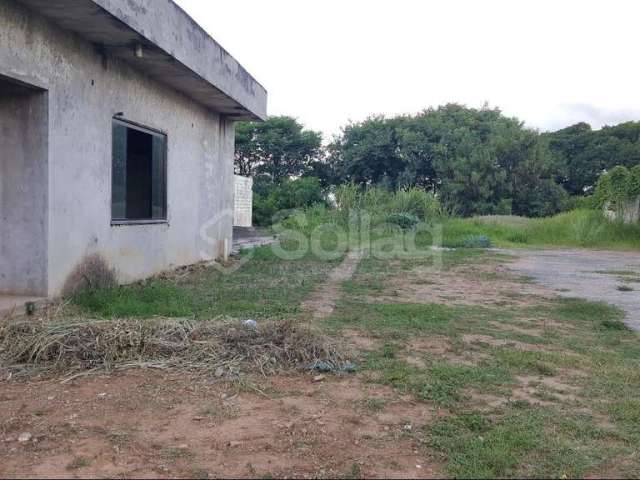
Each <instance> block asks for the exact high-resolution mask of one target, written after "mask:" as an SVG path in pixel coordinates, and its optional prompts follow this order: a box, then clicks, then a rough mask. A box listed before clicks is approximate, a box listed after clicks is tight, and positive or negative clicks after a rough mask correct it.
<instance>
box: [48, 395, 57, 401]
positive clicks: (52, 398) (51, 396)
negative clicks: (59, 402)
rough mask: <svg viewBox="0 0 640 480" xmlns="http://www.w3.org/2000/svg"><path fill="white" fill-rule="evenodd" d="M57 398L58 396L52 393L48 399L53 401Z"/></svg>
mask: <svg viewBox="0 0 640 480" xmlns="http://www.w3.org/2000/svg"><path fill="white" fill-rule="evenodd" d="M55 399H56V397H54V396H53V395H50V396H48V397H47V400H49V401H50V402H52V401H53V400H55Z"/></svg>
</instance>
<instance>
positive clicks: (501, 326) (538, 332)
mask: <svg viewBox="0 0 640 480" xmlns="http://www.w3.org/2000/svg"><path fill="white" fill-rule="evenodd" d="M489 325H491V326H492V327H493V328H495V329H496V330H500V331H503V332H514V333H521V334H523V335H529V336H530V337H540V336H542V335H543V334H544V328H525V327H520V326H518V325H514V324H512V323H502V322H489Z"/></svg>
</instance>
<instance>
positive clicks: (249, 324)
mask: <svg viewBox="0 0 640 480" xmlns="http://www.w3.org/2000/svg"><path fill="white" fill-rule="evenodd" d="M242 325H244V326H245V327H247V328H250V329H251V330H257V329H258V322H256V321H255V320H245V321H244V322H242Z"/></svg>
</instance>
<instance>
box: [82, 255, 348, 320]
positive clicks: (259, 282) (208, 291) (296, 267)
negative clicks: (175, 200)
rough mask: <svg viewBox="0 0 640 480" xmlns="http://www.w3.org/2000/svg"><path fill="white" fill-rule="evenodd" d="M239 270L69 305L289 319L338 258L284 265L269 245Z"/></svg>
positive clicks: (179, 276)
mask: <svg viewBox="0 0 640 480" xmlns="http://www.w3.org/2000/svg"><path fill="white" fill-rule="evenodd" d="M249 255H251V257H250V259H249V260H248V261H247V263H246V264H244V265H243V266H242V267H241V268H240V269H239V270H237V271H234V272H233V273H224V272H222V271H219V270H218V269H216V268H215V267H194V268H192V269H191V270H189V269H187V270H186V271H185V272H181V271H178V272H176V273H174V274H168V275H165V276H159V277H156V278H153V279H150V280H147V281H144V282H139V283H137V284H134V285H129V286H122V287H116V288H112V289H105V290H97V291H90V292H85V293H81V294H79V295H76V296H75V297H73V299H72V300H73V302H74V303H75V304H76V305H78V306H80V307H81V308H82V309H83V310H85V311H87V312H90V313H92V314H95V315H99V316H101V317H105V318H123V317H137V318H149V317H154V316H161V317H194V318H205V319H206V318H211V317H213V316H218V315H227V316H234V317H240V318H257V319H261V318H272V319H275V318H289V317H291V316H295V315H298V314H299V313H300V307H299V305H300V303H301V301H302V300H303V299H304V298H305V297H306V296H308V295H309V294H310V293H311V292H312V291H313V289H314V288H315V286H316V285H317V284H318V283H320V282H321V281H322V280H323V279H324V278H325V277H326V275H327V274H328V272H329V271H330V270H331V269H332V268H333V267H335V265H336V264H337V263H338V262H339V260H335V261H322V260H319V259H317V258H314V257H313V256H311V255H309V256H306V257H305V258H303V259H300V260H291V261H283V260H281V259H280V258H278V257H277V256H276V254H275V253H274V252H273V251H272V250H271V248H270V247H261V248H258V249H256V250H255V251H253V252H252V253H250V254H249Z"/></svg>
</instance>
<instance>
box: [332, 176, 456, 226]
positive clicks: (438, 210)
mask: <svg viewBox="0 0 640 480" xmlns="http://www.w3.org/2000/svg"><path fill="white" fill-rule="evenodd" d="M336 204H337V210H338V212H339V213H340V214H341V216H342V218H347V217H348V216H349V214H350V213H351V212H354V211H357V212H360V213H362V212H366V213H368V214H369V215H370V216H371V217H372V219H373V223H380V222H384V221H385V219H386V218H387V217H388V216H389V215H393V214H410V215H414V216H416V217H417V218H418V219H420V220H423V221H428V220H433V219H435V218H438V217H440V216H442V214H443V212H444V209H443V208H442V205H441V204H440V201H439V200H438V198H437V197H436V195H434V194H433V193H430V192H427V191H426V190H423V189H420V188H409V189H405V190H398V191H396V192H392V191H389V190H387V189H386V188H382V187H368V188H366V189H361V188H359V187H358V186H356V185H354V184H346V185H341V186H340V187H338V189H337V190H336Z"/></svg>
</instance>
